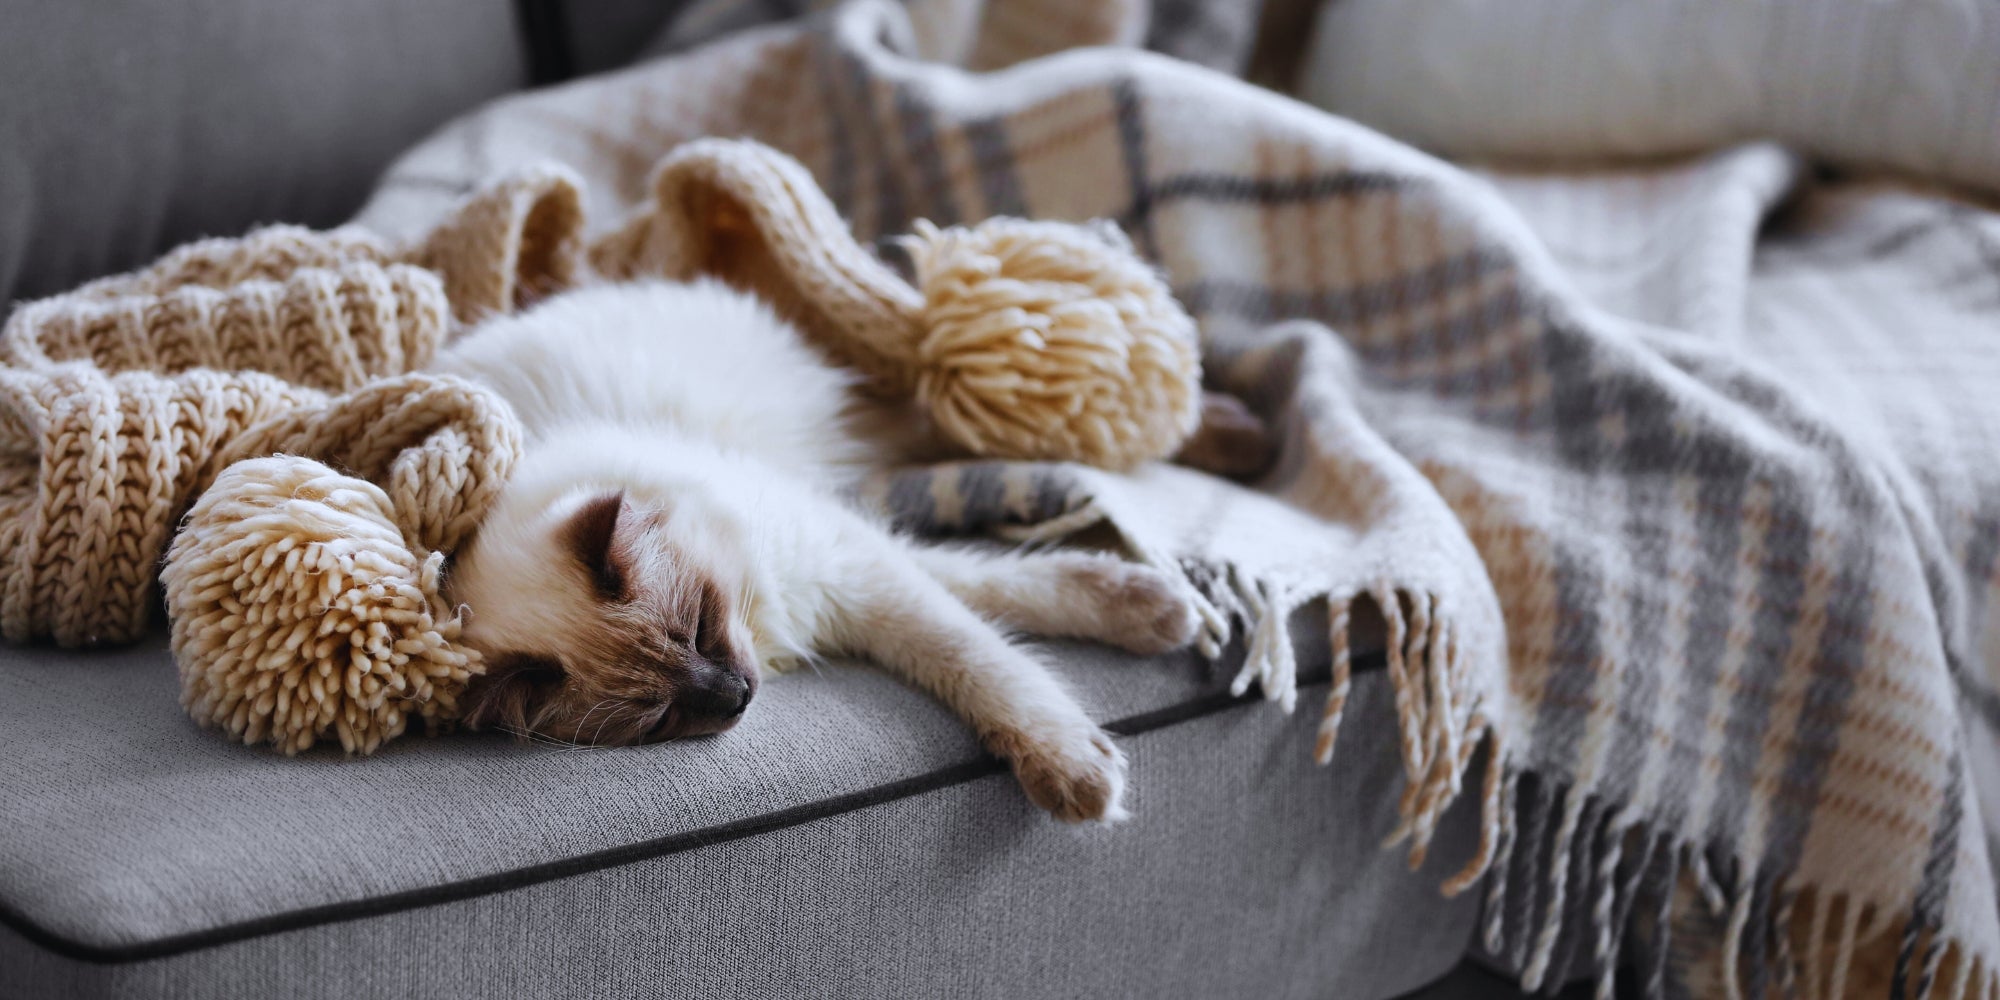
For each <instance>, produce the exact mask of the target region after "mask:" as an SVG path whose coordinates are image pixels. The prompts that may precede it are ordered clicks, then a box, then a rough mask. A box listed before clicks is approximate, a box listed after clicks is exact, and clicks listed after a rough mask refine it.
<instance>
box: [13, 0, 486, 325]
mask: <svg viewBox="0 0 2000 1000" xmlns="http://www.w3.org/2000/svg"><path fill="white" fill-rule="evenodd" d="M524 81H525V76H524V70H523V58H522V55H521V46H520V42H519V39H518V37H517V29H516V24H515V18H514V11H513V5H512V3H510V2H509V0H425V2H423V3H408V2H405V0H342V2H341V3H335V4H314V3H283V4H278V3H269V2H266V0H216V2H207V3H199V4H162V3H152V2H148V0H102V2H91V3H71V2H67V0H27V2H24V3H16V4H10V5H9V6H8V8H7V26H6V30H5V31H0V94H5V95H7V99H6V100H5V101H0V313H4V312H5V310H6V303H9V302H11V301H13V300H17V299H23V298H31V297H36V296H41V295H46V294H50V293H53V292H57V291H61V290H63V289H65V288H67V287H69V286H71V285H74V284H76V283H78V282H80V281H83V280H85V279H88V278H93V277H96V276H98V275H101V274H106V273H110V272H112V271H118V270H123V269H125V268H128V267H132V266H135V265H138V264H141V263H144V262H146V261H148V260H150V259H152V258H153V257H155V256H157V255H158V254H160V253H162V252H163V251H165V250H167V249H168V248H169V247H172V246H174V245H175V244H178V243H181V242H184V241H186V240H189V239H193V238H196V237H200V236H205V235H219V234H235V233H240V232H242V231H243V230H245V229H247V228H248V227H250V226H251V225H253V224H256V223H263V222H274V221H290V222H299V223H304V224H308V225H314V226H327V225H332V224H335V223H338V222H340V221H341V220H343V219H344V218H345V217H346V216H347V215H348V214H349V213H351V212H352V211H353V210H354V209H355V207H356V206H358V205H359V204H360V202H361V199H362V197H363V196H364V195H366V194H367V192H368V189H369V186H370V184H371V183H372V182H373V180H374V179H375V175H376V174H377V173H378V172H380V170H381V169H382V167H383V166H384V165H385V164H386V163H387V162H388V161H389V159H390V158H391V157H393V156H394V155H395V154H396V153H398V152H399V151H401V150H402V149H403V148H404V147H406V146H408V145H409V144H410V143H412V142H414V141H416V140H417V139H418V138H420V137H421V136H422V135H423V134H424V133H426V132H428V131H430V130H431V129H432V128H434V127H436V125H437V124H438V123H439V122H440V121H442V120H444V119H445V118H448V117H450V116H451V115H453V114H455V113H457V112H459V111H462V110H464V109H466V108H468V107H470V106H472V105H473V104H476V103H478V102H479V101H482V100H485V99H487V98H490V97H494V96H496V95H499V94H502V93H505V92H507V91H509V90H512V89H514V88H516V87H518V86H520V85H521V84H522V83H523V82H524Z"/></svg>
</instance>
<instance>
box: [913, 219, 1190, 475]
mask: <svg viewBox="0 0 2000 1000" xmlns="http://www.w3.org/2000/svg"><path fill="white" fill-rule="evenodd" d="M908 246H909V250H910V256H911V260H912V262H913V263H914V265H915V269H916V278H917V290H918V292H919V293H920V294H921V295H922V296H923V299H924V305H923V311H922V327H923V333H922V336H921V339H920V340H919V342H918V345H917V352H916V353H917V356H916V359H915V361H916V368H917V395H918V398H919V399H920V400H922V402H923V403H924V405H925V407H926V409H927V410H928V411H929V412H930V414H931V416H932V419H934V420H935V421H936V422H937V424H938V426H939V428H940V429H942V430H943V431H944V432H945V433H946V434H948V435H950V436H951V437H952V438H953V439H954V440H956V441H957V442H959V443H960V444H962V445H964V446H965V447H966V448H968V449H970V450H971V451H973V452H975V453H977V454H981V455H1004V456H1007V457H1011V458H1035V459H1051V460H1069V461H1083V462H1088V463H1091V464H1093V465H1100V466H1104V467H1106V468H1113V469H1124V468H1130V467H1131V466H1134V465H1137V464H1139V463H1140V462H1143V461H1147V460H1149V459H1155V458H1160V457H1163V456H1165V455H1168V454H1171V453H1172V452H1173V451H1174V450H1175V449H1176V448H1178V447H1179V446H1180V444H1181V443H1182V442H1183V441H1185V440H1186V439H1187V437H1188V435H1189V434H1191V433H1193V432H1194V429H1195V425H1196V423H1197V422H1199V420H1200V418H1201V358H1200V348H1199V345H1198V344H1197V338H1196V333H1195V324H1194V320H1193V319H1192V318H1190V317H1189V316H1188V314H1187V312H1186V311H1185V310H1184V309H1182V308H1181V306H1180V303H1179V302H1177V301H1175V300H1174V297H1173V295H1172V293H1170V292H1169V291H1168V290H1167V286H1166V283H1165V282H1164V281H1162V280H1161V279H1160V276H1159V275H1158V274H1157V273H1155V272H1154V271H1153V269H1152V268H1150V267H1148V266H1147V265H1146V263H1145V262H1144V261H1143V260H1142V259H1140V257H1139V256H1138V255H1137V254H1136V253H1134V252H1133V251H1132V248H1131V245H1130V243H1128V242H1127V241H1126V239H1125V236H1124V234H1123V233H1121V232H1119V231H1118V229H1116V228H1115V227H1113V226H1111V225H1109V224H1108V223H1106V224H1100V225H1095V226H1078V225H1074V224H1071V223H1061V222H1037V221H1029V220H1025V219H1011V218H996V219H990V220H987V221H986V222H983V223H981V224H979V225H978V226H975V227H973V228H970V229H963V228H952V229H938V228H937V227H935V226H932V225H930V224H929V223H925V222H919V223H917V225H916V235H915V236H914V237H912V238H911V239H910V240H909V243H908Z"/></svg>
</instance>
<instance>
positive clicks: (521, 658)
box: [458, 653, 563, 734]
mask: <svg viewBox="0 0 2000 1000" xmlns="http://www.w3.org/2000/svg"><path fill="white" fill-rule="evenodd" d="M562 682H563V669H562V664H560V663H557V662H556V661H554V660H552V659H549V658H548V657H545V656H535V655H533V654H530V653H502V654H500V655H499V656H494V657H489V658H488V659H487V661H486V672H485V673H484V674H481V675H479V676H477V677H474V678H473V679H472V680H471V682H470V683H468V684H467V685H466V686H465V693H464V694H462V695H460V696H459V713H458V718H459V721H460V722H462V723H464V724H465V725H466V726H468V727H470V728H473V729H505V730H509V731H512V732H514V733H516V734H520V733H526V732H528V731H529V729H530V728H532V727H531V726H530V725H529V718H530V716H532V715H533V714H534V713H535V710H536V709H537V708H538V707H539V706H541V704H542V703H543V702H545V701H546V700H547V699H548V698H549V697H551V696H552V695H554V694H555V692H556V689H558V688H560V687H562Z"/></svg>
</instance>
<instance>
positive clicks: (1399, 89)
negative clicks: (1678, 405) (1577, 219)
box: [1298, 0, 2000, 192]
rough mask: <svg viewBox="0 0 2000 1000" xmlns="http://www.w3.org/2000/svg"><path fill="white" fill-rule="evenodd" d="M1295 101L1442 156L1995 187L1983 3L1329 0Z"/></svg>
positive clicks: (1991, 83)
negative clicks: (1803, 156) (1718, 167)
mask: <svg viewBox="0 0 2000 1000" xmlns="http://www.w3.org/2000/svg"><path fill="white" fill-rule="evenodd" d="M1298 89H1299V92H1300V94H1301V95H1302V96H1304V97H1305V98H1306V99H1307V100H1310V101H1312V102H1313V103H1315V104H1318V105H1320V106H1322V107H1325V108H1328V109H1330V110H1332V111H1335V112H1337V113H1339V114H1342V115H1347V116H1350V117H1353V118H1355V119H1357V120H1360V121H1363V122H1366V123H1368V124H1370V125H1373V126H1375V127H1376V128H1380V129H1382V130H1383V131H1385V132H1388V133H1390V134H1391V135H1394V136H1396V137H1398V138H1400V139H1404V140H1407V141H1411V142H1415V143H1417V144H1419V145H1422V146H1424V147H1426V148H1429V149H1432V150H1435V151H1438V152H1441V153H1444V154H1446V155H1450V156H1471V157H1515V158H1526V159H1531V160H1534V161H1536V162H1544V163H1546V162H1560V161H1574V160H1576V159H1580V158H1603V157H1614V156H1615V157H1635V156H1648V157H1650V156H1660V155H1669V154H1677V153H1692V152H1697V151H1700V150H1704V149H1710V148H1714V147H1716V146H1719V145H1724V144H1728V143H1732V142H1739V141H1743V140H1746V139H1757V138H1771V139H1777V140H1780V141H1782V142H1784V143H1786V144H1787V145H1790V146H1793V147H1794V148H1797V149H1799V150H1801V151H1805V152H1809V153H1812V154H1815V155H1817V156H1821V157H1824V158H1826V159H1829V160H1832V161H1834V162H1838V163H1842V164H1846V165H1853V166H1861V167H1891V168H1895V169H1898V170H1903V171H1908V172H1912V173H1915V174H1918V175H1921V176H1926V177H1934V178H1939V179H1944V180H1950V181H1956V182H1959V183H1963V184H1970V185H1975V186H1978V187H1981V188H1984V189H1986V190H1987V191H1989V192H1992V191H2000V142H1995V141H1994V135H1995V134H1996V133H2000V6H1995V5H1994V4H1991V3H1984V2H1977V0H1909V2H1898V3H1883V2H1880V0H1789V2H1787V0H1634V2H1628V3H1601V2H1598V0H1526V2H1518V0H1515V2H1494V0H1329V2H1327V3H1325V4H1324V6H1323V7H1322V12H1321V16H1320V19H1319V23H1318V26H1317V31H1316V33H1315V35H1314V39H1313V42H1312V45H1311V50H1310V54H1309V55H1308V57H1307V60H1306V64H1305V67H1304V69H1303V71H1302V72H1301V73H1300V75H1299V76H1298Z"/></svg>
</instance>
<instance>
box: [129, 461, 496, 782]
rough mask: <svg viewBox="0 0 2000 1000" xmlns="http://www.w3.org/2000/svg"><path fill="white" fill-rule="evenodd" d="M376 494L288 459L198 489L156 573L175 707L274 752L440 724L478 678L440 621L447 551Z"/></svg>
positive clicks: (364, 747)
mask: <svg viewBox="0 0 2000 1000" xmlns="http://www.w3.org/2000/svg"><path fill="white" fill-rule="evenodd" d="M394 514H395V512H394V510H393V509H392V508H391V505H390V502H389V498H388V496H387V495H386V494H384V493H383V492H382V490H381V489H379V488H378V487H376V486H375V485H374V484H372V483H369V482H367V481H365V480H361V479H355V478H352V477H349V476H344V475H341V474H339V473H337V472H335V471H333V470H332V469H330V468H328V467H327V466H325V465H322V464H320V463H319V462H315V461H312V460H310V459H304V458H295V457H290V456H277V457H272V458H257V459H250V460H246V461H242V462H237V463H236V464H234V465H231V466H230V467H229V468H227V469H225V470H224V471H223V472H222V474H221V475H220V476H218V477H217V478H216V480H215V483H214V485H213V486H211V487H210V488H209V490H208V491H207V492H206V493H204V494H202V497H201V500H200V502H198V503H197V504H196V505H195V507H194V510H193V511H192V512H190V513H189V514H188V518H187V522H186V524H185V526H184V527H183V528H182V529H181V532H180V534H179V535H178V536H177V537H175V539H174V543H173V546H172V548H171V549H169V551H168V553H167V560H166V566H165V569H164V570H163V571H162V573H161V574H160V579H161V582H162V584H163V585H164V587H165V591H166V601H167V610H168V613H169V616H170V617H171V619H172V622H173V647H174V658H175V659H176V660H177V661H178V662H179V664H180V670H181V703H182V705H183V707H185V708H186V709H187V711H188V713H189V714H190V715H192V716H193V717H194V718H195V720H196V721H198V722H201V723H202V724H203V725H214V726H219V727H221V728H222V729H223V730H224V731H226V732H227V733H228V734H229V735H230V736H232V737H234V738H236V739H239V740H242V741H243V742H245V743H258V742H264V741H269V742H270V743H271V744H272V745H274V746H275V747H277V748H278V749H279V750H282V751H284V752H285V753H287V754H292V753H297V752H299V751H300V750H303V749H305V748H306V747H309V746H311V745H312V744H313V743H314V742H315V741H316V740H319V739H321V738H324V737H327V736H334V737H337V738H338V739H339V740H340V745H341V746H342V747H343V748H345V749H346V750H347V751H348V752H349V753H370V752H372V751H374V750H375V748H376V747H378V746H380V745H381V744H382V742H383V741H385V740H388V739H392V738H394V737H395V736H397V735H399V734H400V733H402V731H403V730H404V728H405V727H406V726H407V725H408V724H409V721H410V718H411V717H412V716H420V717H423V718H425V719H428V720H432V721H438V720H443V719H449V718H451V717H452V715H453V714H454V712H455V710H456V703H457V696H458V694H459V692H460V691H462V690H463V689H464V687H465V683H466V681H467V680H468V679H469V678H470V677H471V675H472V674H474V673H477V672H478V671H479V669H480V668H479V664H478V662H477V660H476V654H473V653H471V652H470V651H468V650H466V649H464V648H462V647H460V646H458V645H457V644H456V642H455V640H456V639H457V637H458V632H459V627H460V619H459V618H458V616H457V615H455V614H453V615H449V616H445V617H440V616H439V614H438V612H439V610H440V609H443V608H444V607H445V605H444V603H443V600H442V597H441V595H440V590H439V582H440V580H439V576H440V573H441V570H442V567H443V563H444V556H443V555H442V554H441V553H437V552H428V553H427V552H425V551H424V550H423V549H422V548H421V547H419V546H417V545H416V544H415V542H414V540H410V539H406V538H405V537H404V535H403V532H402V531H401V529H399V528H398V527H397V526H396V518H395V516H394Z"/></svg>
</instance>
